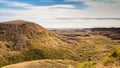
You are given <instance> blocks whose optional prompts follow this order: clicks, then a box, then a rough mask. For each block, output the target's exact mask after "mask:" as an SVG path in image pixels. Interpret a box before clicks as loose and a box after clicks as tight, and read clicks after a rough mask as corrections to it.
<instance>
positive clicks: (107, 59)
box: [103, 56, 115, 65]
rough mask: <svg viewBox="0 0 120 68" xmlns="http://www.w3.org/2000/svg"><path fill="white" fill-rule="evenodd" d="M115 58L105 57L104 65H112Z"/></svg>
mask: <svg viewBox="0 0 120 68" xmlns="http://www.w3.org/2000/svg"><path fill="white" fill-rule="evenodd" d="M114 62H115V60H114V58H112V57H108V56H105V57H103V64H104V65H112V64H114Z"/></svg>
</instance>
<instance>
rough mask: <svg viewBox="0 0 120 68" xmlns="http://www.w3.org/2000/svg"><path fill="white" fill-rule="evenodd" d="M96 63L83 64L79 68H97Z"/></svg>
mask: <svg viewBox="0 0 120 68" xmlns="http://www.w3.org/2000/svg"><path fill="white" fill-rule="evenodd" d="M95 65H96V63H95V62H92V61H90V62H83V63H80V64H78V66H77V68H96V66H95Z"/></svg>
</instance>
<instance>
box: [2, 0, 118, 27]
mask: <svg viewBox="0 0 120 68" xmlns="http://www.w3.org/2000/svg"><path fill="white" fill-rule="evenodd" d="M71 1H72V0H71ZM74 1H81V0H74ZM7 2H8V1H7ZM7 2H6V3H5V4H7V5H10V3H11V4H13V3H16V4H14V5H12V6H19V7H22V8H24V7H29V8H28V9H24V10H18V9H17V10H15V9H6V8H4V9H2V8H1V9H0V13H1V12H4V13H9V14H13V15H10V16H4V15H3V16H0V21H6V20H14V19H23V20H28V21H33V22H36V23H38V24H40V25H42V26H44V27H49V28H50V27H55V28H57V27H58V28H61V27H66V28H72V27H73V28H80V27H81V28H83V27H95V26H100V27H110V26H116V27H119V26H120V24H119V23H120V21H118V20H112V21H111V20H106V21H102V20H82V19H81V20H80V19H76V20H58V19H55V18H114V17H115V18H120V9H119V6H120V4H119V3H120V1H119V0H116V2H115V3H102V2H93V1H92V2H90V1H86V2H85V1H84V3H85V4H86V5H89V6H91V7H89V8H87V9H85V10H80V9H71V8H75V6H74V5H65V4H61V5H52V6H33V5H31V4H27V3H19V2H9V3H7ZM68 8H69V9H68ZM108 23H109V24H108Z"/></svg>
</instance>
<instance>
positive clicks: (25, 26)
mask: <svg viewBox="0 0 120 68" xmlns="http://www.w3.org/2000/svg"><path fill="white" fill-rule="evenodd" d="M72 53H73V54H72ZM72 56H75V55H74V50H73V46H72V45H69V44H67V43H66V42H64V41H63V40H61V39H60V38H58V37H57V36H56V35H54V34H53V33H52V32H51V31H49V30H47V29H45V28H43V27H42V26H40V25H37V24H35V23H33V22H28V21H23V20H15V21H7V22H1V23H0V59H1V62H0V66H3V65H7V64H12V63H17V62H22V61H29V60H37V59H49V58H50V59H64V58H71V57H72Z"/></svg>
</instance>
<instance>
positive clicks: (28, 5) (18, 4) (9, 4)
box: [0, 0, 31, 7]
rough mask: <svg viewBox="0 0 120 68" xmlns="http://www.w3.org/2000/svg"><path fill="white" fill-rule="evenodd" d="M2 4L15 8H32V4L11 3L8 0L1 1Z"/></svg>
mask: <svg viewBox="0 0 120 68" xmlns="http://www.w3.org/2000/svg"><path fill="white" fill-rule="evenodd" d="M0 3H2V4H6V5H8V6H15V7H30V6H31V4H27V3H19V2H10V1H6V0H0Z"/></svg>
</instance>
